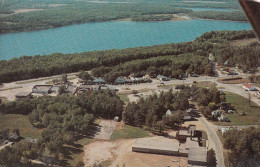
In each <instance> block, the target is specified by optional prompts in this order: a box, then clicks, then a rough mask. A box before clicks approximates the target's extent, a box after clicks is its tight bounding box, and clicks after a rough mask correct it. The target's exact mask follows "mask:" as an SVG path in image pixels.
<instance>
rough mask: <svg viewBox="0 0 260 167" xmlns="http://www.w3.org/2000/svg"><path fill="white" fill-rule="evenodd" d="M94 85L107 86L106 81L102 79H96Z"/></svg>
mask: <svg viewBox="0 0 260 167" xmlns="http://www.w3.org/2000/svg"><path fill="white" fill-rule="evenodd" d="M93 84H96V85H101V84H106V81H105V80H104V79H102V78H96V79H94V80H93Z"/></svg>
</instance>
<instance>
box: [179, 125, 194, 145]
mask: <svg viewBox="0 0 260 167" xmlns="http://www.w3.org/2000/svg"><path fill="white" fill-rule="evenodd" d="M195 133H196V125H189V127H188V129H182V130H179V131H178V132H177V133H176V138H177V139H178V140H179V141H180V142H186V139H187V137H190V138H192V137H194V136H195Z"/></svg>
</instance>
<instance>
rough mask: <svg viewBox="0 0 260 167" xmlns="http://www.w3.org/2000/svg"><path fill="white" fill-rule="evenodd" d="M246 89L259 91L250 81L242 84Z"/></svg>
mask: <svg viewBox="0 0 260 167" xmlns="http://www.w3.org/2000/svg"><path fill="white" fill-rule="evenodd" d="M242 87H243V88H244V89H245V90H246V91H258V90H257V89H256V88H255V87H253V86H252V85H250V84H248V83H244V84H243V86H242Z"/></svg>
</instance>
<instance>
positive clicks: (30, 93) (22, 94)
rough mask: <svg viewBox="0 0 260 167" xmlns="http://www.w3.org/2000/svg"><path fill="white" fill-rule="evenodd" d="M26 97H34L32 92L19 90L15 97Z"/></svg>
mask: <svg viewBox="0 0 260 167" xmlns="http://www.w3.org/2000/svg"><path fill="white" fill-rule="evenodd" d="M25 98H32V92H19V93H18V94H16V95H15V99H16V100H19V99H25Z"/></svg>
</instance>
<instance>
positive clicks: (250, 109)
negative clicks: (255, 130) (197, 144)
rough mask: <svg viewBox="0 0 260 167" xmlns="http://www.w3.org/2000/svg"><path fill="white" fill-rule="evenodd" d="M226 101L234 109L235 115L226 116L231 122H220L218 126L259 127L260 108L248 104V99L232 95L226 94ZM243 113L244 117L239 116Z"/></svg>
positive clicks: (253, 104)
mask: <svg viewBox="0 0 260 167" xmlns="http://www.w3.org/2000/svg"><path fill="white" fill-rule="evenodd" d="M225 97H226V101H227V102H229V103H231V105H232V106H234V107H235V110H236V111H237V113H233V114H226V116H227V117H228V118H229V120H230V121H231V122H220V123H217V124H218V125H260V106H258V105H257V104H255V103H253V102H251V105H250V106H249V104H248V99H246V98H244V97H242V96H240V95H237V94H234V93H229V92H226V96H225ZM241 112H244V113H245V114H246V115H245V116H241V115H239V114H240V113H241Z"/></svg>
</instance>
